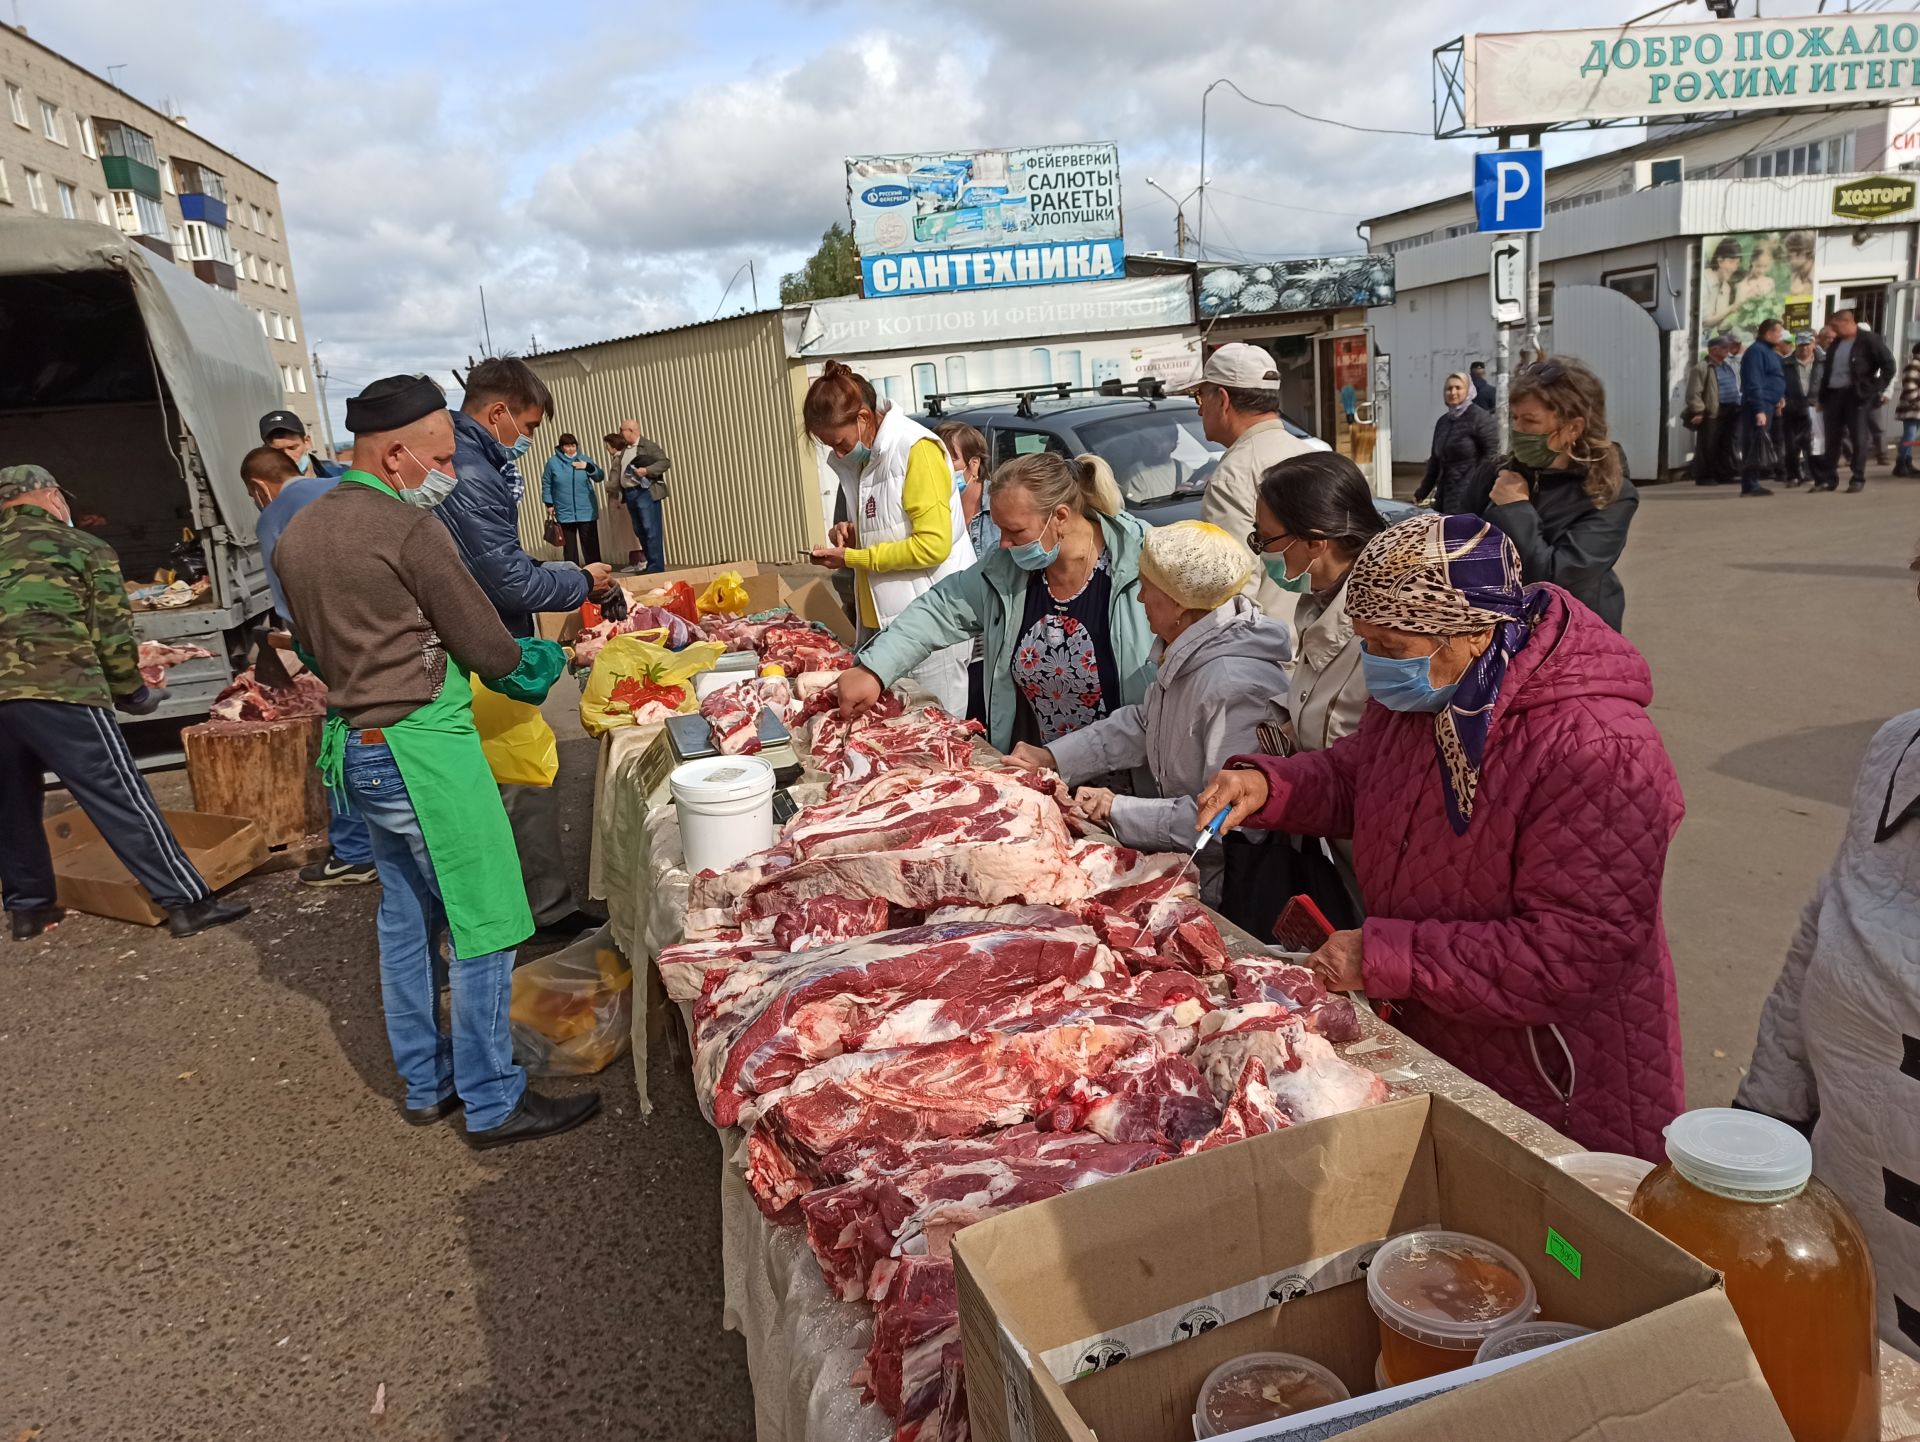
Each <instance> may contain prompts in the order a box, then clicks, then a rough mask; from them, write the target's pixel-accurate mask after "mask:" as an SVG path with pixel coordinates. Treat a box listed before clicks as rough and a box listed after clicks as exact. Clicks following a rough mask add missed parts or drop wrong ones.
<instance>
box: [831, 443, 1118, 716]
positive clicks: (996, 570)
mask: <svg viewBox="0 0 1920 1442" xmlns="http://www.w3.org/2000/svg"><path fill="white" fill-rule="evenodd" d="M988 505H989V507H990V508H991V510H992V514H993V521H994V524H995V525H997V526H998V527H999V528H1000V545H999V547H998V548H997V549H995V550H993V551H990V552H988V554H987V555H985V556H983V557H981V558H980V560H978V561H976V562H975V563H974V565H973V566H972V567H971V568H970V569H968V570H965V571H960V572H957V573H956V574H954V575H951V576H947V577H945V578H944V579H942V580H940V581H938V582H936V583H935V584H934V587H933V589H932V590H930V591H928V592H927V593H926V594H925V595H923V596H920V597H919V598H918V599H916V600H915V601H914V602H913V604H912V605H910V606H908V607H907V609H906V610H904V611H902V612H901V613H900V615H899V616H898V617H897V618H895V620H894V622H893V624H892V625H891V626H889V627H887V628H886V630H884V631H882V632H880V634H879V635H877V636H875V637H874V638H873V639H872V640H870V641H869V642H868V643H867V644H866V646H865V647H863V648H862V650H861V652H860V664H859V665H858V666H856V667H854V668H853V669H851V670H849V671H847V672H845V673H844V674H843V675H842V677H841V679H840V712H841V714H842V715H843V716H848V717H853V716H858V715H861V714H863V713H864V712H866V711H867V710H868V709H869V708H871V707H872V705H873V704H874V702H875V701H877V700H878V699H879V697H880V693H881V692H882V691H883V690H884V689H885V688H886V687H888V686H890V685H892V684H893V683H894V682H895V681H896V680H898V679H899V678H900V677H902V676H904V675H906V673H907V672H909V671H911V670H912V669H913V668H914V667H915V666H917V665H919V664H920V663H921V662H922V661H924V660H925V659H926V658H927V657H928V656H931V655H932V654H933V653H934V652H935V651H938V650H941V649H942V648H944V647H947V646H954V645H958V644H959V643H960V642H962V641H970V640H972V639H973V638H975V637H976V636H977V637H981V638H983V639H984V641H985V670H986V675H985V681H986V727H987V738H988V740H990V741H991V742H992V743H993V744H994V746H996V747H997V748H999V749H1000V750H1001V751H1011V750H1012V749H1013V746H1014V743H1015V742H1019V741H1025V742H1027V743H1028V744H1030V745H1034V746H1046V745H1049V744H1051V743H1052V742H1054V741H1056V740H1058V739H1059V738H1060V737H1061V736H1064V735H1066V734H1067V733H1068V732H1071V731H1077V730H1079V729H1080V728H1081V727H1083V726H1086V725H1089V724H1090V723H1092V722H1094V721H1097V720H1099V719H1100V718H1101V717H1103V716H1107V715H1110V714H1112V713H1113V712H1115V711H1118V710H1119V709H1120V708H1121V707H1123V706H1132V705H1135V704H1137V703H1138V702H1139V701H1141V700H1142V699H1143V698H1144V697H1145V696H1146V693H1147V687H1148V686H1149V685H1150V684H1151V683H1152V681H1153V672H1154V664H1153V660H1152V648H1153V632H1152V631H1151V630H1150V629H1149V628H1148V626H1147V613H1146V611H1145V610H1144V609H1142V607H1141V605H1140V544H1141V542H1142V541H1143V540H1144V539H1145V538H1146V535H1147V529H1148V528H1147V526H1146V525H1145V523H1143V522H1141V521H1139V520H1137V519H1136V518H1135V517H1133V516H1130V515H1128V514H1127V512H1126V508H1125V503H1124V502H1123V501H1122V500H1121V497H1120V488H1119V487H1118V486H1117V485H1116V484H1115V483H1114V479H1113V472H1112V471H1111V470H1110V469H1109V468H1108V466H1107V463H1106V462H1105V461H1103V460H1101V459H1100V458H1099V457H1098V456H1092V455H1086V456H1077V457H1075V458H1074V459H1072V460H1068V459H1067V458H1066V457H1065V456H1059V455H1053V454H1051V453H1040V454H1036V455H1029V456H1016V457H1015V458H1014V459H1013V460H1011V461H1008V462H1007V463H1006V464H1005V465H1003V466H1001V467H1000V469H999V470H997V471H995V472H994V475H993V482H992V485H991V487H990V488H989V493H988Z"/></svg>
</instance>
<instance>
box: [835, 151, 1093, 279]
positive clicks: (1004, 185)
mask: <svg viewBox="0 0 1920 1442" xmlns="http://www.w3.org/2000/svg"><path fill="white" fill-rule="evenodd" d="M847 209H848V212H849V214H850V216H851V219H852V221H853V239H854V244H855V246H856V247H857V248H858V249H859V251H860V278H861V283H862V285H863V287H864V289H865V291H866V293H867V294H868V295H869V296H887V295H921V294H926V293H929V292H933V291H947V290H983V289H990V288H994V287H999V286H1015V285H1048V284H1054V283H1058V282H1065V281H1087V280H1102V279H1107V278H1110V277H1114V276H1118V275H1120V274H1122V273H1123V269H1124V267H1123V264H1122V259H1123V250H1122V242H1121V238H1120V151H1119V147H1118V146H1116V145H1113V144H1110V143H1100V144H1090V145H1046V146H1032V147H1029V148H1026V149H1022V150H974V151H949V152H944V153H941V154H925V155H856V156H852V157H849V158H848V160H847Z"/></svg>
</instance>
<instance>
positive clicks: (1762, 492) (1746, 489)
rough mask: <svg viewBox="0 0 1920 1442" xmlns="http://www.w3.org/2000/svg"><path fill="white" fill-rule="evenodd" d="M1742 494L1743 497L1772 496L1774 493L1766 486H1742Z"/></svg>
mask: <svg viewBox="0 0 1920 1442" xmlns="http://www.w3.org/2000/svg"><path fill="white" fill-rule="evenodd" d="M1740 494H1741V495H1743V496H1770V495H1772V494H1773V492H1772V491H1770V490H1768V489H1767V488H1766V487H1765V486H1742V487H1741V488H1740Z"/></svg>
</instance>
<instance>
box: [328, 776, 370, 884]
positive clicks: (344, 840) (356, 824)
mask: <svg viewBox="0 0 1920 1442" xmlns="http://www.w3.org/2000/svg"><path fill="white" fill-rule="evenodd" d="M327 849H328V850H330V851H332V852H333V859H334V860H335V861H339V862H344V863H345V864H346V865H348V866H363V865H365V864H366V863H367V862H369V861H371V860H373V843H372V842H371V841H370V840H368V839H367V823H366V822H364V821H362V820H361V819H360V814H359V813H358V812H357V811H355V810H354V809H353V807H352V806H350V805H342V804H341V801H340V798H339V797H338V796H335V795H334V794H333V793H332V792H331V791H329V792H328V793H327Z"/></svg>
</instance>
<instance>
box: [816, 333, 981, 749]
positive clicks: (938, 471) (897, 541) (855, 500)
mask: <svg viewBox="0 0 1920 1442" xmlns="http://www.w3.org/2000/svg"><path fill="white" fill-rule="evenodd" d="M801 415H802V417H803V419H804V420H805V422H806V427H807V433H808V434H809V435H811V436H812V437H813V438H814V439H815V440H816V441H818V442H819V443H820V444H821V445H823V446H825V447H826V448H827V451H828V458H827V464H828V465H829V466H831V467H832V468H833V472H834V474H835V475H837V476H838V477H839V478H840V489H841V492H842V494H843V495H844V496H845V497H846V502H847V515H848V516H849V517H850V519H848V520H845V521H841V522H840V523H839V524H837V525H835V526H834V528H833V530H832V531H831V533H830V534H829V536H828V542H829V544H827V545H825V546H816V547H814V549H813V553H812V554H813V559H814V562H815V564H817V565H821V566H825V567H827V568H828V569H829V570H838V569H840V568H841V567H842V566H845V567H848V568H849V569H851V570H852V571H853V573H854V590H855V595H856V598H857V602H858V616H857V618H856V619H857V621H858V623H859V633H860V634H859V639H860V643H861V644H862V645H865V644H866V642H867V641H868V640H869V639H870V638H871V637H873V636H874V635H876V634H877V633H878V632H880V631H883V630H885V629H886V628H887V627H888V626H889V625H891V624H892V623H893V620H894V618H895V617H896V616H898V615H899V614H900V613H901V612H902V611H904V610H906V609H907V607H908V606H910V605H912V604H913V602H914V600H915V599H916V598H917V597H919V596H921V595H923V594H925V593H926V592H927V591H929V590H931V589H932V587H933V583H934V582H935V581H938V580H940V579H941V578H942V577H943V576H950V575H953V574H954V573H955V572H958V571H964V570H966V569H967V568H968V567H969V566H971V565H972V564H973V562H974V554H973V543H972V541H970V540H969V539H968V538H967V521H966V515H965V513H964V512H963V511H962V510H961V507H960V498H959V496H958V495H957V494H956V492H955V488H954V484H953V466H952V463H951V462H950V461H949V460H948V459H947V448H946V447H945V446H944V445H942V444H941V442H940V438H939V437H938V436H936V435H934V433H933V432H932V431H930V430H928V429H927V428H926V427H925V426H923V425H921V424H919V423H918V422H917V421H914V420H912V419H910V418H908V417H907V416H905V415H903V414H902V413H901V412H900V411H898V410H896V409H895V408H894V406H893V404H892V402H890V401H889V402H881V401H879V400H877V399H876V398H875V396H874V393H873V386H872V385H871V384H870V383H869V382H868V381H867V379H866V377H865V376H862V375H858V374H856V373H855V372H853V371H852V370H849V369H848V368H847V367H846V366H844V365H842V364H841V363H840V362H839V361H828V362H827V366H826V369H825V370H824V371H823V372H821V374H820V376H819V378H818V379H817V380H815V381H814V382H813V383H812V384H811V385H809V386H808V387H807V397H806V401H805V402H804V403H803V405H802V406H801ZM967 656H968V647H967V646H966V645H965V644H964V643H963V644H961V645H958V646H948V647H946V648H944V649H943V650H940V651H936V652H934V653H933V654H932V655H931V656H929V657H927V659H926V660H924V661H922V662H921V663H920V664H919V665H917V666H915V667H914V668H913V670H912V672H910V673H909V674H911V675H912V676H913V678H914V679H915V680H916V681H918V682H919V683H920V684H921V685H922V686H924V687H926V689H927V690H928V691H930V692H931V693H932V694H933V696H934V698H935V699H936V700H937V701H938V702H939V703H940V705H941V706H942V707H943V708H944V709H945V710H946V711H948V712H949V713H950V714H952V715H955V716H964V715H965V714H966V710H967Z"/></svg>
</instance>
